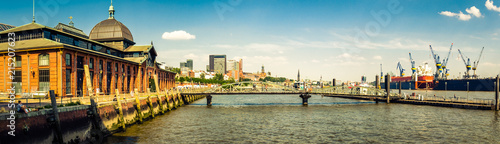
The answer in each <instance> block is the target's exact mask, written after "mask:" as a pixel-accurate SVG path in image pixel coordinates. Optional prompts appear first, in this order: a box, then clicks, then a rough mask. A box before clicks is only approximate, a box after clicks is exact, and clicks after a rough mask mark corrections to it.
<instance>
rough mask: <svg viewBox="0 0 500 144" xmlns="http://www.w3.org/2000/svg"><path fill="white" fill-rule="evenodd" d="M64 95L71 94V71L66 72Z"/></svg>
mask: <svg viewBox="0 0 500 144" xmlns="http://www.w3.org/2000/svg"><path fill="white" fill-rule="evenodd" d="M66 94H71V69H67V70H66Z"/></svg>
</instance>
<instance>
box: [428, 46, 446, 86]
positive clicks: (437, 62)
mask: <svg viewBox="0 0 500 144" xmlns="http://www.w3.org/2000/svg"><path fill="white" fill-rule="evenodd" d="M429 48H430V49H431V54H432V56H433V57H434V61H435V63H436V74H434V77H435V78H438V77H439V75H441V73H442V72H443V68H442V67H441V61H440V60H439V56H438V55H437V54H434V50H432V46H431V45H429Z"/></svg>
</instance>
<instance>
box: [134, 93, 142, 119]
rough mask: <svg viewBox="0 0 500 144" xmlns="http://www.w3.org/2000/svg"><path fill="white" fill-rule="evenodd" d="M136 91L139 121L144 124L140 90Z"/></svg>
mask: <svg viewBox="0 0 500 144" xmlns="http://www.w3.org/2000/svg"><path fill="white" fill-rule="evenodd" d="M134 91H135V104H136V111H137V118H138V119H139V122H140V123H142V110H141V102H140V101H139V90H137V89H135V90H134Z"/></svg>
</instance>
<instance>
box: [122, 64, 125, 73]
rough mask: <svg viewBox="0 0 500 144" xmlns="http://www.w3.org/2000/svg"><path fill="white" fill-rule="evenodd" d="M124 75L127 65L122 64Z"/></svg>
mask: <svg viewBox="0 0 500 144" xmlns="http://www.w3.org/2000/svg"><path fill="white" fill-rule="evenodd" d="M122 73H125V65H124V64H122Z"/></svg>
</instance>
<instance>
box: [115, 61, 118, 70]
mask: <svg viewBox="0 0 500 144" xmlns="http://www.w3.org/2000/svg"><path fill="white" fill-rule="evenodd" d="M115 72H118V63H115Z"/></svg>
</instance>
